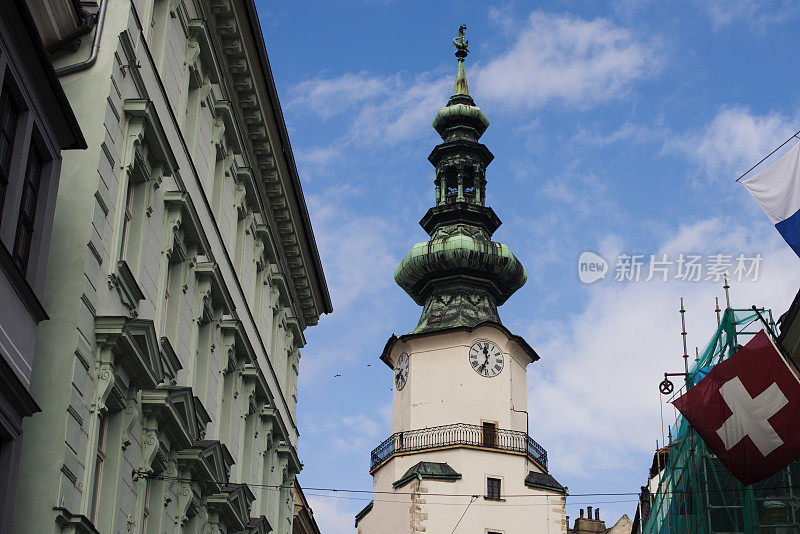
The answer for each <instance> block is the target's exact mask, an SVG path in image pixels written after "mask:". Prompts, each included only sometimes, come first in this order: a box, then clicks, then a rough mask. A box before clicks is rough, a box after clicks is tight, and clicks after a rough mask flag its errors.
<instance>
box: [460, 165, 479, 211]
mask: <svg viewBox="0 0 800 534" xmlns="http://www.w3.org/2000/svg"><path fill="white" fill-rule="evenodd" d="M463 180H464V200H466V201H467V202H469V203H472V204H474V203H475V198H476V196H475V193H476V192H477V189H476V188H475V177H474V175H473V174H472V171H471V169H470V170H466V171H464V176H463Z"/></svg>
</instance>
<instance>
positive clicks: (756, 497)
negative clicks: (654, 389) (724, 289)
mask: <svg viewBox="0 0 800 534" xmlns="http://www.w3.org/2000/svg"><path fill="white" fill-rule="evenodd" d="M761 314H762V316H763V317H764V319H765V320H766V321H767V322H768V323H769V324H770V327H771V328H772V329H773V331H774V328H775V326H774V321H773V318H772V313H771V311H770V310H763V311H761ZM762 326H763V325H762V323H761V321H760V319H759V318H758V316H757V314H756V313H755V312H754V311H753V310H737V309H732V308H728V309H727V310H725V313H724V315H723V316H722V318H721V321H720V325H719V327H718V328H717V331H716V332H715V334H714V336H713V337H712V338H711V340H710V341H709V343H708V345H707V346H706V348H705V350H704V351H703V352H702V353H701V354H700V355H699V357H698V358H697V360H696V361H695V362H694V364H693V365H692V366H691V367H690V369H689V375H688V377H687V380H686V382H687V384H686V385H687V387H691V385H693V384H694V383H697V382H699V381H700V380H701V379H702V378H703V377H704V376H705V375H706V374H707V373H708V371H709V370H711V368H712V367H713V366H714V365H716V364H717V363H719V362H721V361H722V360H724V359H725V358H727V357H728V356H730V355H731V354H732V353H733V352H734V349H735V347H736V346H737V345H745V344H746V343H747V342H748V341H749V340H750V339H751V338H752V337H753V335H755V334H756V333H757V332H758V331H759V330H760V329H761V328H762ZM680 393H682V392H678V393H676V394H675V397H677V396H678V395H680ZM650 504H651V506H649V508H650V510H649V513H648V514H647V519H646V521H645V522H644V529H643V532H644V533H645V534H676V533H681V534H682V533H691V534H695V533H698V534H699V533H709V534H710V533H714V534H722V533H725V534H733V533H746V534H750V533H769V534H790V533H792V534H796V533H800V461H796V462H794V463H793V464H791V465H790V466H788V467H787V468H785V469H783V470H782V471H780V472H779V473H777V474H775V475H774V476H772V477H770V478H768V479H767V480H764V481H762V482H759V483H757V484H752V485H750V486H743V485H742V484H741V483H740V482H739V481H738V480H736V479H735V478H734V477H733V476H732V475H731V474H730V473H729V472H728V470H727V469H726V468H725V467H724V466H723V465H722V464H721V463H720V462H719V460H717V458H716V457H715V456H714V454H713V453H712V452H711V451H709V449H708V447H706V444H705V443H704V442H703V440H702V439H701V438H700V436H699V435H698V434H697V433H696V432H695V431H694V430H693V429H692V428H691V427H690V426H689V424H688V423H687V421H686V420H685V419H684V418H683V417H680V416H679V417H678V421H677V423H676V425H675V427H673V428H671V429H670V437H669V447H668V453H667V460H666V467H665V468H664V469H663V470H662V471H661V473H660V479H659V481H658V490H657V491H656V492H655V493H654V494H652V495H651V496H650Z"/></svg>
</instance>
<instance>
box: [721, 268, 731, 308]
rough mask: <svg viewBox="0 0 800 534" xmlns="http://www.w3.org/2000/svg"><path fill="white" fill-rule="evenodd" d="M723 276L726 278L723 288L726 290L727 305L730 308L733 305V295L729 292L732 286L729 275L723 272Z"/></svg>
mask: <svg viewBox="0 0 800 534" xmlns="http://www.w3.org/2000/svg"><path fill="white" fill-rule="evenodd" d="M722 277H723V279H724V280H725V285H724V286H722V289H724V290H725V304H726V306H727V307H728V308H730V307H731V295H730V293H729V292H728V290H729V289H730V288H731V286H729V285H728V275H727V274H723V275H722Z"/></svg>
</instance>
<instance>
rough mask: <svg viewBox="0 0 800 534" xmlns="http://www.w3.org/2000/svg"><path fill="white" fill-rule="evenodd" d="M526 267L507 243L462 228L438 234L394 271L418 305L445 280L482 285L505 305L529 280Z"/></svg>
mask: <svg viewBox="0 0 800 534" xmlns="http://www.w3.org/2000/svg"><path fill="white" fill-rule="evenodd" d="M527 277H528V275H527V273H526V272H525V267H523V265H522V264H521V263H520V262H519V260H518V259H517V258H516V257H515V256H514V254H512V253H511V250H510V249H509V248H508V246H507V245H506V244H505V243H496V242H494V241H492V240H491V239H489V237H488V235H487V234H486V232H485V231H483V230H476V229H475V228H474V227H471V226H466V225H463V224H459V225H456V226H455V227H454V228H453V227H449V228H445V229H442V230H440V231H438V232H437V233H436V234H435V235H434V237H433V238H432V239H430V240H429V241H424V242H422V243H417V244H416V245H414V246H413V247H412V248H411V250H410V251H409V252H408V254H406V257H405V258H403V261H401V262H400V264H399V265H398V266H397V268H396V269H395V270H394V280H395V282H397V285H399V286H400V287H402V288H403V289H404V290H405V291H406V293H408V294H409V295H410V296H411V298H413V299H414V301H415V302H416V303H417V304H419V305H424V304H425V301H426V300H427V298H428V297H429V296H430V294H431V293H432V292H433V291H434V290H435V283H436V281H438V280H441V279H443V278H465V279H469V280H468V282H467V285H482V286H485V287H486V288H487V290H488V291H489V292H490V293H491V294H492V297H493V299H494V302H495V304H496V305H498V306H500V305H502V304H503V303H504V302H505V301H506V300H508V298H509V297H510V296H511V295H512V294H514V292H515V291H516V290H517V289H519V288H521V287H522V286H523V285H524V284H525V281H526V280H527Z"/></svg>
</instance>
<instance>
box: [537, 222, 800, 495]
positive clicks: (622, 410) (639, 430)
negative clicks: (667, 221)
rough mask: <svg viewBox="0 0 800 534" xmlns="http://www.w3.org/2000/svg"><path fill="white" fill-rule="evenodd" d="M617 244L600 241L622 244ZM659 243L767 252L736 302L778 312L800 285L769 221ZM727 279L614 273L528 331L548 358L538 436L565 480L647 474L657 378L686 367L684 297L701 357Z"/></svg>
mask: <svg viewBox="0 0 800 534" xmlns="http://www.w3.org/2000/svg"><path fill="white" fill-rule="evenodd" d="M762 222H763V221H762ZM615 241H617V240H616V238H613V239H610V240H609V242H607V243H606V244H605V245H603V246H601V248H611V249H616V248H618V247H619V243H615ZM660 249H661V251H663V252H669V253H670V254H676V253H678V252H687V253H688V252H693V251H694V252H701V253H708V254H712V253H717V252H726V253H731V254H736V253H739V252H743V253H747V254H750V253H761V254H762V255H763V258H764V259H763V261H762V264H761V266H762V271H761V274H760V277H759V280H758V282H755V283H752V282H751V283H745V282H742V283H733V284H732V286H733V287H732V289H731V298H732V303H733V305H734V307H740V308H749V307H750V306H751V305H752V304H757V305H764V306H766V307H768V308H772V309H773V311H774V313H775V314H776V318H777V315H779V314H780V313H782V312H783V311H785V309H787V308H788V306H789V304H790V303H791V300H792V297H793V296H794V293H795V291H796V289H797V288H798V286H800V270H798V268H797V267H798V258H797V257H796V256H795V255H794V254H793V253H792V251H791V250H790V249H789V248H788V247H787V246H786V245H785V243H783V241H782V240H781V239H780V236H778V235H777V233H776V232H774V229H772V228H771V227H770V226H769V225H768V224H766V222H763V224H761V223H756V224H754V225H752V226H750V227H744V226H741V225H740V224H736V223H734V222H732V221H730V220H720V219H711V220H702V221H698V222H696V223H694V224H691V225H686V226H683V227H681V228H680V229H679V230H678V231H677V232H676V233H675V234H674V235H673V236H672V237H671V238H669V239H668V240H666V241H665V242H664V243H663V244H662V246H661V247H660ZM612 277H613V276H612ZM720 286H721V284H720V283H716V282H704V283H690V282H674V281H673V282H667V283H664V282H660V281H658V282H650V283H645V282H639V283H628V284H622V283H618V282H614V281H613V280H606V281H603V282H600V283H599V284H597V285H595V286H589V287H587V289H586V290H587V291H591V295H590V298H589V301H588V304H587V306H586V307H585V308H584V309H583V310H582V311H581V312H580V313H579V314H577V315H576V316H574V317H572V318H570V319H568V320H567V321H566V322H564V323H562V324H553V323H550V324H548V325H546V326H547V330H544V331H543V330H540V329H539V328H540V327H541V326H542V325H541V324H536V325H532V328H531V330H530V335H529V336H528V337H529V339H531V340H532V341H533V346H535V347H536V349H537V352H539V354H540V355H541V356H542V360H541V361H540V362H539V363H537V364H534V365H532V366H531V367H530V368H529V377H530V387H529V393H528V395H529V397H528V402H529V407H530V410H531V428H532V435H533V437H534V439H537V440H538V441H540V442H541V443H542V445H543V446H545V448H547V449H548V450H549V451H551V456H550V464H551V468H552V469H553V472H554V474H555V476H556V477H561V478H559V480H560V481H561V482H563V483H566V484H569V485H570V486H573V487H574V485H575V484H576V483H577V482H578V480H587V477H588V479H594V480H598V477H600V476H601V474H602V473H603V472H607V473H609V475H611V474H614V475H616V476H618V475H619V474H620V473H628V474H633V475H634V476H635V475H636V473H638V472H640V473H641V477H642V478H643V479H644V477H645V475H646V473H645V470H646V467H647V466H646V465H645V464H646V463H647V461H648V455H649V453H650V452H651V451H652V450H653V448H654V446H655V440H656V439H658V440H659V441H661V439H662V434H661V423H660V411H659V404H658V402H659V401H657V397H659V393H658V389H657V385H658V382H659V381H660V380H661V379H663V373H664V372H665V371H680V370H681V369H682V367H683V362H682V360H681V358H680V355H681V353H682V344H681V338H680V315H679V314H678V313H677V310H678V307H679V299H680V297H684V298H685V302H686V307H687V314H686V319H687V331H688V333H689V347H690V349H689V350H690V351H691V353H692V354H694V347H695V346H700V348H701V350H702V347H703V346H704V345H705V343H706V342H707V340H708V338H709V337H710V336H711V334H712V333H713V331H714V329H715V328H716V317H715V314H714V312H713V308H714V297H715V296H720V297H721V300H722V301H723V302H724V299H723V298H722V296H723V292H722V289H721V287H720ZM543 332H546V333H545V334H543ZM537 338H538V339H537ZM676 384H677V382H676ZM659 398H660V397H659ZM664 421H665V425H666V424H671V423H672V422H673V421H674V411H673V408H672V407H671V406H670V405H665V406H664ZM562 478H563V480H561V479H562ZM570 479H572V484H570V481H571V480H570Z"/></svg>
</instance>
